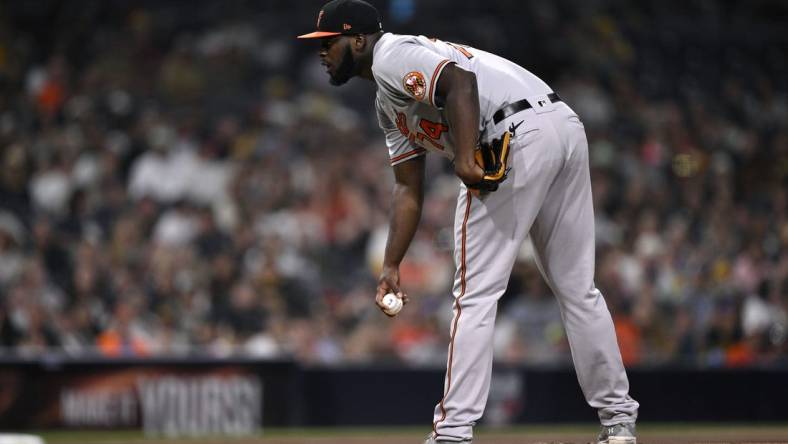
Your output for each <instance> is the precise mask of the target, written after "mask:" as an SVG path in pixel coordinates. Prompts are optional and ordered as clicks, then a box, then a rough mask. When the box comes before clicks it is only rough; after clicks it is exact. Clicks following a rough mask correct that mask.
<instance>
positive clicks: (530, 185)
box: [433, 132, 561, 441]
mask: <svg viewBox="0 0 788 444" xmlns="http://www.w3.org/2000/svg"><path fill="white" fill-rule="evenodd" d="M516 143H518V144H520V145H519V146H515V149H514V150H513V152H512V154H511V155H512V159H511V160H512V165H513V167H512V170H511V172H510V177H509V178H508V179H507V180H506V181H505V182H504V183H502V184H501V186H500V188H499V189H498V191H496V192H494V193H491V194H489V195H487V196H486V197H484V198H483V199H481V200H480V199H478V198H476V197H471V195H470V194H468V193H467V192H466V193H464V194H461V195H460V197H459V199H458V205H457V212H456V214H455V255H454V256H455V262H456V265H457V272H456V276H455V280H454V297H455V303H454V318H453V322H452V328H451V340H450V343H449V355H448V365H447V369H446V381H445V387H444V388H445V396H444V398H443V399H442V400H441V402H440V403H438V405H437V406H436V407H435V415H434V424H433V425H434V427H433V428H434V430H433V434H434V435H435V436H436V437H437V438H438V441H462V440H470V439H471V437H472V428H473V425H474V424H475V423H476V421H478V420H479V418H481V416H482V413H483V412H484V407H485V404H486V403H487V394H488V391H489V388H490V376H491V373H492V359H493V329H494V323H495V314H496V307H497V302H498V299H499V298H500V297H501V296H502V295H503V293H504V291H505V290H506V285H507V283H508V281H509V275H510V273H511V271H512V265H513V264H514V261H515V259H516V256H517V253H518V251H519V249H520V245H521V244H522V241H523V239H524V238H525V235H526V234H527V233H528V230H529V229H530V227H531V224H532V223H533V221H534V219H535V218H536V215H537V213H538V212H539V208H540V206H541V205H542V202H543V200H544V198H545V194H546V193H547V190H548V189H549V186H550V184H551V183H552V182H553V178H554V177H555V174H556V172H557V170H558V165H559V164H560V163H561V162H558V161H557V160H556V159H555V157H554V155H553V152H554V151H555V150H554V146H555V145H557V143H558V141H557V139H556V138H555V136H554V135H553V134H551V133H546V134H544V135H543V136H540V135H539V133H538V132H532V133H531V135H530V136H529V137H522V138H519V139H517V140H516Z"/></svg>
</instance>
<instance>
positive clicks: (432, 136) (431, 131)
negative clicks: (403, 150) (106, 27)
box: [396, 112, 449, 151]
mask: <svg viewBox="0 0 788 444" xmlns="http://www.w3.org/2000/svg"><path fill="white" fill-rule="evenodd" d="M396 123H397V128H398V129H399V131H400V133H402V135H403V136H405V137H407V138H408V140H410V141H411V142H415V141H416V139H419V141H420V142H424V141H427V142H429V144H430V145H432V146H434V147H435V148H437V149H439V150H441V151H443V150H444V149H445V147H444V146H443V145H442V144H440V143H438V139H440V138H441V134H443V133H444V132H445V131H448V130H449V127H448V126H446V125H444V124H442V123H440V122H433V121H431V120H427V119H420V120H419V128H421V130H422V131H424V132H423V133H421V132H418V131H414V132H411V131H410V129H408V124H407V118H406V117H405V114H404V113H401V112H400V113H397V121H396Z"/></svg>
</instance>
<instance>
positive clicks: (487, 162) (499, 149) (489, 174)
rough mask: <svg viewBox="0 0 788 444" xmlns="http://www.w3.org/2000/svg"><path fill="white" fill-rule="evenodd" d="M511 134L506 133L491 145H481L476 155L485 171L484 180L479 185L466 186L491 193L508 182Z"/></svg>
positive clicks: (477, 162) (478, 163) (477, 160)
mask: <svg viewBox="0 0 788 444" xmlns="http://www.w3.org/2000/svg"><path fill="white" fill-rule="evenodd" d="M511 136H512V135H511V133H510V132H509V131H505V132H504V133H503V136H502V137H501V138H500V139H493V141H492V142H491V143H483V144H479V147H478V148H477V149H476V152H475V153H474V155H475V156H476V164H477V165H479V166H480V167H482V169H483V170H484V178H483V179H482V180H480V181H479V182H477V183H474V184H470V185H466V186H467V187H468V188H471V189H474V190H479V191H481V192H483V193H490V192H493V191H495V190H497V189H498V185H499V184H500V183H501V182H503V181H504V180H506V175H507V174H508V173H509V167H508V166H507V161H508V159H509V139H510V138H511Z"/></svg>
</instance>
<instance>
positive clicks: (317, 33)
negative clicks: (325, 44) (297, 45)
mask: <svg viewBox="0 0 788 444" xmlns="http://www.w3.org/2000/svg"><path fill="white" fill-rule="evenodd" d="M340 34H342V33H341V32H326V31H315V32H310V33H309V34H304V35H299V36H298V37H297V38H299V39H322V38H325V37H333V36H335V35H340Z"/></svg>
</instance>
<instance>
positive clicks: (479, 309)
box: [433, 96, 638, 442]
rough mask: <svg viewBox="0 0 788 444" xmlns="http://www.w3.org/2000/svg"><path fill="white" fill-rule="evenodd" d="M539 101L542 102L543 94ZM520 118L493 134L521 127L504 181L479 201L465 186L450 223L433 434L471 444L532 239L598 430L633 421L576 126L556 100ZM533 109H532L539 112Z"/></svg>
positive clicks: (584, 148) (584, 145)
mask: <svg viewBox="0 0 788 444" xmlns="http://www.w3.org/2000/svg"><path fill="white" fill-rule="evenodd" d="M542 97H543V96H542ZM536 100H537V99H536V98H533V100H531V98H529V102H531V103H532V105H533V106H534V108H532V109H528V110H524V111H521V112H519V113H516V114H514V115H512V116H510V117H509V118H508V119H506V120H504V121H503V122H501V123H499V124H498V125H497V126H496V128H495V133H494V134H501V133H502V132H503V131H504V130H505V129H507V128H508V127H509V125H511V124H512V123H513V124H515V125H516V124H517V123H518V122H521V121H522V124H521V125H520V126H519V127H518V128H517V129H516V135H515V137H514V138H513V139H512V141H511V145H510V146H511V149H512V151H511V152H510V158H509V161H510V166H511V171H510V173H509V177H508V178H507V180H506V181H505V182H503V183H502V184H501V186H500V188H499V189H498V191H496V192H494V193H490V194H488V195H486V196H484V197H482V198H481V199H480V198H477V197H474V196H472V195H471V194H470V193H469V192H468V190H467V189H466V188H465V187H464V186H463V187H462V188H461V190H460V195H459V198H458V199H457V209H456V214H455V223H454V247H455V248H454V260H455V264H456V273H455V277H454V287H453V294H454V317H453V319H452V323H451V331H450V337H451V340H450V343H449V351H448V363H447V369H446V379H445V384H444V397H443V399H442V400H441V401H440V402H439V403H438V405H437V406H436V407H435V414H434V422H433V436H434V437H435V438H437V440H439V441H450V442H452V441H454V442H459V441H469V440H471V439H472V436H473V435H472V434H473V426H474V424H475V423H476V421H477V420H479V418H481V416H482V414H483V412H484V407H485V404H486V403H487V395H488V391H489V388H490V378H491V373H492V362H493V347H492V345H493V330H494V324H495V315H496V307H497V304H498V299H499V298H500V297H501V296H502V295H503V293H504V290H505V289H506V285H507V282H508V279H509V275H510V274H511V270H512V266H513V264H514V261H515V259H516V257H517V254H518V251H519V249H520V246H521V244H522V243H523V241H524V240H525V239H526V237H527V236H528V235H529V234H530V235H531V240H532V242H533V245H534V251H535V253H536V262H537V266H538V268H539V270H540V272H541V273H542V276H543V277H544V279H545V281H546V282H547V284H548V285H549V286H550V288H551V289H552V291H553V293H554V294H555V296H556V298H557V300H558V304H559V306H560V309H561V315H562V317H563V321H564V328H565V329H566V333H567V336H568V339H569V345H570V348H571V351H572V360H573V362H574V366H575V370H576V373H577V378H578V381H579V382H580V387H581V388H582V391H583V394H584V396H585V399H586V401H587V402H588V404H589V405H590V406H591V407H592V408H595V409H597V411H598V414H599V418H600V421H601V423H602V424H603V425H613V424H617V423H621V422H634V421H635V420H636V418H637V410H638V403H637V402H636V401H635V400H634V399H632V398H631V397H630V396H629V381H628V380H627V375H626V372H625V370H624V365H623V364H622V362H621V354H620V352H619V348H618V342H617V340H616V334H615V330H614V328H613V321H612V319H611V317H610V312H609V311H608V308H607V305H606V303H605V300H604V298H603V297H602V293H600V291H599V290H597V289H596V288H595V286H594V248H595V244H594V210H593V204H592V199H591V180H590V174H589V166H588V141H587V139H586V135H585V129H584V128H583V124H582V123H581V122H580V119H579V118H578V117H577V115H576V114H575V113H574V112H573V111H572V110H571V108H569V107H568V106H567V105H566V104H564V103H562V102H558V103H555V104H550V103H548V105H547V106H544V105H543V103H542V104H540V107H539V108H537V106H536ZM535 109H539V112H536V111H535Z"/></svg>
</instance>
